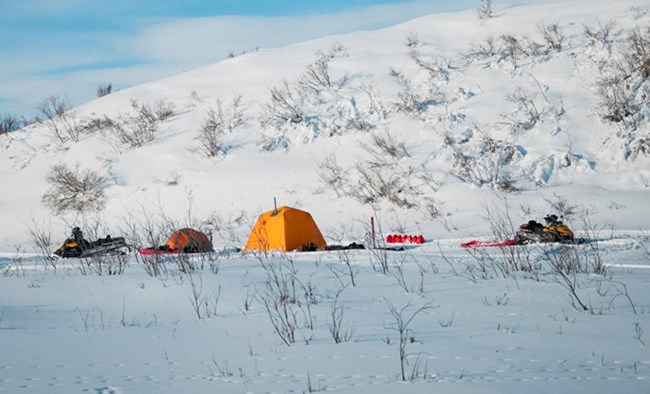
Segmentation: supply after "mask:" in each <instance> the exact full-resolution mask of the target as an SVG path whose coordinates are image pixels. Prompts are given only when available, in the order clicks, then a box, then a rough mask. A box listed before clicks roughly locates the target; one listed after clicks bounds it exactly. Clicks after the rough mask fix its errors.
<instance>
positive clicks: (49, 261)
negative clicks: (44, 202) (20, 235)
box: [25, 216, 56, 270]
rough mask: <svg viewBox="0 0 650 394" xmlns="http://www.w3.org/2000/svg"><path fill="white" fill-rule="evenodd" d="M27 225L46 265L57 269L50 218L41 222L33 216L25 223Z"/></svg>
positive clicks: (29, 233)
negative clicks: (53, 253)
mask: <svg viewBox="0 0 650 394" xmlns="http://www.w3.org/2000/svg"><path fill="white" fill-rule="evenodd" d="M25 227H26V228H27V234H28V235H29V237H30V239H31V241H32V243H33V245H34V246H35V247H36V250H38V252H39V253H40V254H41V256H43V259H44V260H45V263H46V265H45V267H46V268H48V267H51V268H53V269H55V270H56V259H54V258H52V257H51V256H52V251H53V249H54V247H53V243H52V223H51V222H50V220H49V219H48V220H47V222H41V221H39V220H37V219H36V218H34V217H33V216H32V217H30V218H29V220H28V222H27V223H26V224H25Z"/></svg>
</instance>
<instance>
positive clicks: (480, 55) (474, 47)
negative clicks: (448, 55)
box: [463, 37, 498, 60]
mask: <svg viewBox="0 0 650 394" xmlns="http://www.w3.org/2000/svg"><path fill="white" fill-rule="evenodd" d="M497 51H498V50H497V44H496V42H495V40H494V38H493V37H488V38H487V39H485V41H482V42H477V43H472V44H471V45H470V47H469V50H468V51H467V52H466V53H464V54H463V57H464V58H465V59H466V60H485V59H489V58H491V57H493V56H496V54H497Z"/></svg>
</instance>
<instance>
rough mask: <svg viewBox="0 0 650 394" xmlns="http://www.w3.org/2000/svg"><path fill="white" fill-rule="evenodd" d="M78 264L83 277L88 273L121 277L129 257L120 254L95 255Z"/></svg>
mask: <svg viewBox="0 0 650 394" xmlns="http://www.w3.org/2000/svg"><path fill="white" fill-rule="evenodd" d="M79 264H80V265H79V270H80V271H81V273H82V274H83V275H87V274H88V273H90V272H94V273H95V274H97V275H99V276H103V275H122V274H124V271H125V270H126V267H127V266H128V265H129V257H128V256H127V255H126V254H121V253H114V254H97V255H94V256H90V257H85V258H83V259H81V260H80V262H79Z"/></svg>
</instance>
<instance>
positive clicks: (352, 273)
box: [330, 227, 359, 287]
mask: <svg viewBox="0 0 650 394" xmlns="http://www.w3.org/2000/svg"><path fill="white" fill-rule="evenodd" d="M348 232H349V230H348V229H346V228H345V227H342V229H341V230H340V231H336V230H335V231H332V232H331V233H332V235H331V237H332V238H333V239H334V240H335V241H337V242H338V243H341V242H343V241H344V240H345V239H346V236H347V234H348ZM356 253H357V251H355V250H353V249H348V248H341V249H337V250H336V256H337V258H338V260H339V263H342V264H343V265H344V266H345V268H341V267H339V266H338V265H337V264H333V265H330V271H332V273H333V274H334V275H335V276H336V278H337V279H338V280H339V281H340V282H341V286H342V287H346V286H347V285H348V283H344V282H343V281H342V279H341V278H342V277H348V278H349V279H350V282H349V284H351V285H352V287H356V285H357V279H356V278H357V275H358V274H359V269H358V268H357V267H355V266H354V264H353V261H352V258H353V256H354V255H355V254H356Z"/></svg>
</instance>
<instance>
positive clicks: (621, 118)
mask: <svg viewBox="0 0 650 394" xmlns="http://www.w3.org/2000/svg"><path fill="white" fill-rule="evenodd" d="M648 34H650V27H646V28H645V31H644V32H642V31H641V30H636V31H633V32H632V33H630V34H629V36H628V37H627V39H626V40H625V41H624V42H623V44H622V48H621V49H620V58H619V59H618V60H615V61H613V62H612V63H611V65H610V67H608V70H607V72H606V73H604V75H603V76H602V77H601V78H600V79H598V81H597V82H596V88H597V94H598V98H599V102H598V110H599V111H600V114H601V116H602V118H603V120H605V121H608V122H612V123H615V124H616V125H617V126H618V128H619V133H618V134H617V137H618V138H619V139H620V140H622V141H623V144H624V149H625V157H626V158H627V159H632V160H634V159H635V158H637V157H638V156H639V155H643V156H647V155H648V154H649V153H650V133H648V132H647V131H645V130H644V128H642V127H641V125H642V124H647V123H648V118H649V117H650V104H649V101H648V97H649V96H650V38H649V36H648Z"/></svg>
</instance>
